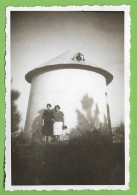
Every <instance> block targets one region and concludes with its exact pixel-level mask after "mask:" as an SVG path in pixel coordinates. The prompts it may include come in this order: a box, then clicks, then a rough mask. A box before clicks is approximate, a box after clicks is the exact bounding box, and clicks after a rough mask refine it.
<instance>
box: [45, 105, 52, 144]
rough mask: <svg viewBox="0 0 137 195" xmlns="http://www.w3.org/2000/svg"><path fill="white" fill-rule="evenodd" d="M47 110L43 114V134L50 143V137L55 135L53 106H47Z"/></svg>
mask: <svg viewBox="0 0 137 195" xmlns="http://www.w3.org/2000/svg"><path fill="white" fill-rule="evenodd" d="M46 107H47V109H46V110H45V111H44V112H43V117H42V119H43V120H44V125H43V128H42V134H43V137H44V140H45V138H46V141H47V142H49V136H52V135H53V112H52V110H51V104H47V106H46Z"/></svg>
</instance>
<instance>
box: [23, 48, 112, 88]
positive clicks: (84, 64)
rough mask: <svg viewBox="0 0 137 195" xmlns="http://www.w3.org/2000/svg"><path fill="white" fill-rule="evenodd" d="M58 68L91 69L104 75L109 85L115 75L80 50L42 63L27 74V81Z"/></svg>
mask: <svg viewBox="0 0 137 195" xmlns="http://www.w3.org/2000/svg"><path fill="white" fill-rule="evenodd" d="M58 69H83V70H89V71H93V72H96V73H99V74H101V75H103V76H104V77H105V78H106V84H107V85H108V84H109V83H110V82H111V81H112V80H113V75H112V74H111V73H109V72H108V71H106V70H104V69H102V68H100V67H98V66H96V65H95V64H94V63H92V62H90V61H89V60H87V59H85V57H84V55H83V54H81V53H80V52H78V53H74V52H72V51H67V52H65V53H63V54H61V55H59V56H57V57H55V58H53V59H52V60H50V61H48V62H46V63H44V64H42V65H41V66H39V67H38V68H35V69H33V70H31V71H29V72H28V73H27V74H26V75H25V79H26V81H27V82H29V83H31V81H32V78H33V76H35V75H37V74H41V73H43V72H48V71H53V70H58Z"/></svg>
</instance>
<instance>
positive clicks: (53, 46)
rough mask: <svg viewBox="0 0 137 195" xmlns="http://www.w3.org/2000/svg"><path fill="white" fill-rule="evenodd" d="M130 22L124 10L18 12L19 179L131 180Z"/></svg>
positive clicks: (14, 159)
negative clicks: (128, 110) (127, 25)
mask: <svg viewBox="0 0 137 195" xmlns="http://www.w3.org/2000/svg"><path fill="white" fill-rule="evenodd" d="M124 29H125V13H124V11H115V10H114V11H113V10H111V11H109V10H108V11H103V10H102V11H101V9H100V11H99V10H97V11H96V10H91V11H90V10H85V11H84V10H82V9H81V10H72V11H71V10H45V11H44V10H12V11H10V60H9V66H10V84H9V85H10V92H9V97H10V108H11V109H10V112H9V118H10V119H7V120H9V123H10V125H9V127H10V128H8V129H6V132H7V131H8V133H7V136H8V135H10V136H9V139H8V140H9V143H10V144H9V145H10V147H9V148H10V151H9V152H10V157H11V159H10V160H11V162H10V163H9V165H10V169H9V170H10V172H9V176H7V174H8V172H6V177H10V178H9V180H8V179H7V182H8V181H10V182H11V184H10V185H11V186H13V187H14V186H15V187H16V186H17V187H19V186H22V187H23V186H66V185H67V186H68V189H69V186H74V188H72V189H75V186H84V185H85V186H91V187H92V186H113V185H114V186H124V185H125V180H126V174H125V173H126V171H125V169H126V168H125V166H126V164H128V162H126V158H125V152H126V148H125V147H127V151H128V142H125V141H126V136H125V135H128V127H127V128H125V124H126V123H125V115H127V116H128V113H125V96H126V95H125V94H126V93H125V80H126V78H125V50H124V47H125V33H124V32H125V31H124ZM127 76H128V75H127ZM127 98H128V97H127ZM9 132H10V133H9ZM126 133H127V134H126ZM7 143H8V142H7ZM7 150H8V147H7ZM7 170H8V168H7V169H6V171H7ZM20 189H21V188H20ZM32 189H34V188H33V187H32ZM51 189H52V188H51Z"/></svg>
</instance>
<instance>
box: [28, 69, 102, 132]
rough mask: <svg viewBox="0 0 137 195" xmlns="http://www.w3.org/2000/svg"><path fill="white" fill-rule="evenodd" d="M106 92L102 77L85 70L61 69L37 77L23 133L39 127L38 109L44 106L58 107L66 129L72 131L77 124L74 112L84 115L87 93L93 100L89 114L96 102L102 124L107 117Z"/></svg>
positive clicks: (32, 87) (34, 81)
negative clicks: (84, 98) (105, 116)
mask: <svg viewBox="0 0 137 195" xmlns="http://www.w3.org/2000/svg"><path fill="white" fill-rule="evenodd" d="M105 91H106V80H105V78H104V77H103V76H102V75H100V74H98V73H95V72H91V71H87V70H78V69H77V70H76V69H61V70H55V71H50V72H45V73H43V74H40V75H37V76H35V77H34V78H33V80H32V85H31V91H30V99H29V106H28V112H27V117H26V125H25V130H30V129H31V128H32V125H33V129H34V127H36V126H37V127H36V128H38V129H39V128H40V127H41V122H40V119H41V116H42V115H41V114H42V112H41V110H42V109H44V108H45V106H46V104H47V103H50V104H51V105H52V107H54V106H55V105H57V104H58V105H60V107H61V111H63V112H64V115H65V123H66V125H67V126H68V129H71V128H74V127H75V126H76V125H77V112H76V110H77V109H78V110H79V111H80V112H81V113H83V114H86V112H85V111H84V110H83V108H82V104H81V100H82V99H83V97H84V96H85V95H86V94H87V95H88V97H89V98H93V99H94V106H93V108H92V111H91V112H92V115H93V114H94V110H95V108H96V103H97V104H98V107H99V112H100V114H99V119H100V121H102V122H103V120H104V114H105V115H106V98H105ZM40 112H41V113H40ZM35 119H36V120H35ZM34 120H35V122H34ZM37 123H39V124H37ZM33 129H32V131H33Z"/></svg>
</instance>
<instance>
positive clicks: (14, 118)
mask: <svg viewBox="0 0 137 195" xmlns="http://www.w3.org/2000/svg"><path fill="white" fill-rule="evenodd" d="M19 96H20V93H19V92H18V91H17V90H11V132H15V131H18V130H19V123H20V121H21V114H20V113H19V111H18V107H17V105H16V104H15V101H16V100H17V99H18V98H19Z"/></svg>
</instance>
